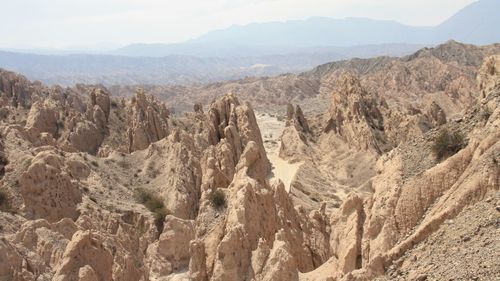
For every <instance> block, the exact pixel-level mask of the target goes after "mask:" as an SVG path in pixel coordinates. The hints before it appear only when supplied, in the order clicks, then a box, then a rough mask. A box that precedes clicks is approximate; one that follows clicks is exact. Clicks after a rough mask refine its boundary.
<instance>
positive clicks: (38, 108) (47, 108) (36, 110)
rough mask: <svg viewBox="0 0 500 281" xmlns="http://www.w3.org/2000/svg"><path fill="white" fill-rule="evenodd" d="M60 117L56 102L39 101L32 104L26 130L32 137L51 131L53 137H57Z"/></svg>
mask: <svg viewBox="0 0 500 281" xmlns="http://www.w3.org/2000/svg"><path fill="white" fill-rule="evenodd" d="M58 117H59V116H58V112H57V107H56V105H55V104H54V103H51V102H50V101H46V102H41V101H37V102H35V103H34V104H33V105H32V106H31V109H30V112H29V114H28V119H27V121H26V130H27V131H28V132H29V134H30V135H31V138H32V139H35V138H37V137H39V136H40V134H41V133H49V134H50V135H51V136H52V137H56V134H57V131H58V128H57V126H58V125H57V120H58Z"/></svg>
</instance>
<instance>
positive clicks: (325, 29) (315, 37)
mask: <svg viewBox="0 0 500 281" xmlns="http://www.w3.org/2000/svg"><path fill="white" fill-rule="evenodd" d="M499 9H500V3H499V2H498V1H496V0H479V1H477V2H474V3H472V4H470V5H467V6H466V7H464V8H463V9H461V10H460V11H458V12H457V13H456V14H454V15H452V16H451V17H450V18H449V19H447V20H446V21H444V22H443V23H441V24H439V25H437V26H429V27H416V26H409V25H404V24H401V23H398V22H395V21H384V20H373V19H366V18H346V19H334V18H326V17H313V18H309V19H306V20H292V21H285V22H264V23H251V24H248V25H234V26H231V27H228V28H226V29H221V30H215V31H211V32H208V33H207V34H204V35H202V36H200V37H198V38H194V39H192V40H189V41H187V42H185V43H180V44H133V45H129V46H125V47H123V48H120V49H117V50H114V51H112V52H111V53H112V54H119V55H127V56H166V55H172V54H179V53H182V54H185V55H205V56H213V54H216V55H217V56H227V55H230V56H241V55H249V54H251V55H256V54H267V55H269V54H277V53H281V54H284V53H297V52H299V51H297V50H298V49H300V48H315V47H327V46H335V47H337V48H336V49H339V48H338V47H353V46H359V45H374V44H375V45H379V44H394V43H400V44H401V43H403V44H426V45H429V44H431V45H435V44H440V43H442V42H446V41H448V40H456V41H461V42H464V43H469V44H479V45H485V44H493V43H498V42H500V31H498V28H497V26H499V24H500V22H499V19H498V16H497V13H496V11H498V10H499ZM200 47H201V48H200Z"/></svg>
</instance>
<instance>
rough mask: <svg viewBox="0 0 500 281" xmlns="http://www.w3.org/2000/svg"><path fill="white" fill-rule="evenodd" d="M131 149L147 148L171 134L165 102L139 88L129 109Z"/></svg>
mask: <svg viewBox="0 0 500 281" xmlns="http://www.w3.org/2000/svg"><path fill="white" fill-rule="evenodd" d="M128 111H129V115H130V128H129V129H128V137H129V151H131V152H132V151H135V150H141V149H145V148H147V147H148V146H149V144H151V143H153V142H156V141H159V140H161V139H163V138H164V137H166V136H167V135H168V134H169V129H168V116H169V112H168V110H167V108H166V106H165V104H164V103H162V102H160V101H159V100H157V99H156V98H154V97H153V96H147V95H146V94H144V91H142V90H138V92H137V93H136V95H135V97H134V98H133V99H132V102H131V104H130V107H129V109H128Z"/></svg>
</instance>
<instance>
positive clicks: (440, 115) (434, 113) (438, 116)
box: [426, 101, 446, 127]
mask: <svg viewBox="0 0 500 281" xmlns="http://www.w3.org/2000/svg"><path fill="white" fill-rule="evenodd" d="M426 116H427V118H428V119H429V121H430V122H431V124H432V126H434V127H437V126H441V125H443V124H446V113H445V112H444V110H443V109H442V108H441V107H440V106H439V105H438V104H437V103H436V102H434V101H433V102H432V103H431V104H430V105H429V107H428V108H427V113H426Z"/></svg>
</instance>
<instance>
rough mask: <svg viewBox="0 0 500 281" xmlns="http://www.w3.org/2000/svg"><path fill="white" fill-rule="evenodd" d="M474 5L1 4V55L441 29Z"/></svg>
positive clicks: (136, 0) (435, 1)
mask: <svg viewBox="0 0 500 281" xmlns="http://www.w3.org/2000/svg"><path fill="white" fill-rule="evenodd" d="M475 1H476V0H418V1H415V0H175V1H174V0H0V7H1V13H0V14H1V16H0V47H1V48H76V49H78V48H83V49H92V48H98V49H105V48H113V47H118V46H124V45H127V44H131V43H178V42H183V41H185V40H188V39H191V38H195V37H197V36H200V35H202V34H204V33H206V32H209V31H212V30H216V29H222V28H226V27H229V26H231V25H235V24H240V25H244V24H248V23H254V22H267V21H286V20H297V19H307V18H309V17H313V16H324V17H333V18H346V17H364V18H371V19H384V20H395V21H398V22H401V23H404V24H408V25H415V26H433V25H437V24H439V23H441V22H443V21H444V20H446V19H447V18H449V17H450V16H452V15H453V14H454V13H456V12H457V11H459V10H460V9H461V8H463V7H465V6H466V5H468V4H470V3H473V2H475Z"/></svg>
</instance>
